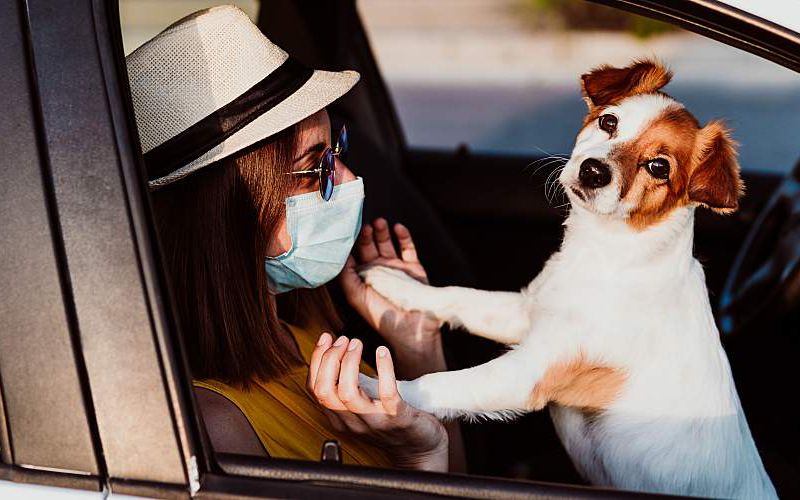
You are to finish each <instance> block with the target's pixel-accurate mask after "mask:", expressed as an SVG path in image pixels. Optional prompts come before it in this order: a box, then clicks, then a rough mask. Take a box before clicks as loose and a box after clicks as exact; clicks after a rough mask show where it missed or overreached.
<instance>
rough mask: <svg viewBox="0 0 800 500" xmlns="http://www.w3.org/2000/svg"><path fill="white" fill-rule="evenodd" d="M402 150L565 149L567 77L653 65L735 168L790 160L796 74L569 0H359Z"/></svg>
mask: <svg viewBox="0 0 800 500" xmlns="http://www.w3.org/2000/svg"><path fill="white" fill-rule="evenodd" d="M358 7H359V12H360V14H361V17H362V21H363V22H364V24H365V27H366V29H367V32H368V35H369V38H370V42H371V45H372V49H373V52H374V53H375V56H376V58H377V60H378V64H379V66H380V68H381V70H382V73H383V76H384V78H385V79H386V81H387V83H388V86H389V89H390V92H391V94H392V97H393V99H394V101H395V104H396V106H397V109H398V113H399V115H400V120H401V122H402V125H403V128H404V131H405V134H406V138H407V140H408V143H409V145H410V146H411V147H419V148H435V149H452V148H454V147H455V146H457V145H458V144H461V143H465V144H467V145H468V146H470V147H471V148H472V149H474V150H480V151H485V152H497V153H518V154H526V155H530V154H541V153H543V151H546V152H547V153H568V152H569V151H570V150H571V149H572V145H573V141H574V138H575V133H576V131H577V129H578V127H579V126H580V124H581V120H582V118H583V115H584V110H585V106H584V104H583V101H582V100H581V97H580V92H579V87H578V76H579V75H580V74H582V73H584V72H586V71H587V70H589V69H590V68H592V67H595V66H598V65H600V64H604V63H609V64H613V65H625V64H628V63H629V62H630V61H631V60H632V59H633V58H643V57H656V58H658V59H659V60H661V61H663V62H665V63H666V64H667V65H668V66H669V67H671V68H672V70H673V71H674V72H675V77H674V79H673V81H672V83H671V84H670V85H669V86H667V87H666V92H667V93H669V94H671V95H673V96H674V97H676V98H677V99H678V100H680V101H682V102H683V103H684V104H685V105H686V106H687V108H688V109H689V110H690V111H691V112H692V113H694V114H695V116H697V118H698V119H699V120H700V121H701V122H706V121H708V120H710V119H713V118H723V119H725V120H726V121H727V122H728V124H729V125H730V126H731V127H732V128H733V130H734V137H735V138H736V139H737V140H738V141H739V142H740V143H741V150H740V154H741V162H742V166H743V168H745V169H752V170H761V171H775V172H785V171H788V170H789V169H790V168H791V166H792V164H793V163H794V162H795V161H796V160H797V158H798V155H799V154H800V148H798V147H797V141H796V137H797V131H798V130H800V77H798V75H797V74H796V73H794V72H792V71H790V70H788V69H785V68H783V67H781V66H778V65H776V64H774V63H772V62H769V61H766V60H764V59H761V58H759V57H757V56H754V55H751V54H749V53H746V52H743V51H740V50H738V49H735V48H733V47H729V46H727V45H724V44H722V43H719V42H716V41H714V40H710V39H707V38H705V37H702V36H699V35H696V34H693V33H690V32H687V31H684V30H681V29H679V28H675V27H672V26H670V25H667V24H664V23H660V22H657V21H654V20H650V19H647V18H644V17H640V16H635V15H632V14H628V13H624V12H622V11H619V10H616V9H612V8H610V7H606V6H602V5H597V4H593V3H589V2H583V1H581V0H571V1H559V0H437V1H436V2H430V1H428V0H359V2H358Z"/></svg>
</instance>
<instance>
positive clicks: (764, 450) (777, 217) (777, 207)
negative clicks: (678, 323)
mask: <svg viewBox="0 0 800 500" xmlns="http://www.w3.org/2000/svg"><path fill="white" fill-rule="evenodd" d="M269 4H270V8H269V14H268V15H267V14H266V13H265V12H266V11H262V13H261V15H260V16H259V18H258V25H259V27H260V28H261V29H262V30H263V31H264V33H265V34H266V35H267V36H268V37H269V38H270V39H271V40H272V41H274V42H275V43H277V44H278V45H279V46H281V47H283V48H284V49H285V50H287V51H288V52H289V53H291V54H292V55H294V56H295V57H296V58H297V59H299V60H300V61H302V62H303V63H305V64H306V65H307V66H310V67H315V68H320V69H332V70H334V69H341V68H352V69H356V70H357V71H359V72H360V73H361V82H360V83H359V85H357V86H356V87H355V89H354V90H353V91H352V92H350V93H349V94H348V95H346V96H345V97H344V98H343V99H341V100H340V101H338V102H337V103H335V104H334V105H333V106H331V107H330V109H329V112H330V114H331V117H332V120H333V122H334V123H346V124H347V125H348V129H349V131H350V134H351V138H350V142H351V144H352V145H353V147H351V151H350V155H349V158H348V165H349V167H350V168H351V169H352V170H353V171H354V172H355V173H357V174H358V175H360V176H362V177H363V178H364V179H365V184H366V190H367V193H368V195H367V198H366V204H365V212H364V218H365V220H372V219H374V218H376V217H378V216H383V217H386V218H387V219H388V220H389V221H390V222H395V221H397V222H403V223H404V224H406V225H407V226H408V227H409V228H410V229H411V231H412V232H413V234H414V238H415V241H416V244H417V247H418V251H419V255H420V260H421V261H422V262H423V263H424V265H425V267H426V269H427V271H428V274H429V277H430V281H431V283H432V284H434V285H462V286H470V287H478V288H482V289H488V290H519V289H520V288H521V287H523V286H525V285H526V284H527V283H528V282H529V281H530V280H531V279H532V278H533V277H534V276H536V274H537V273H538V272H539V270H540V269H541V268H542V265H543V264H544V262H545V261H546V259H547V258H548V257H549V255H550V254H551V253H552V252H553V251H555V250H556V249H557V248H558V246H559V244H560V241H561V236H562V221H563V218H564V210H558V209H554V208H553V207H552V206H551V205H550V204H548V202H547V201H546V199H545V196H544V195H543V192H542V186H543V185H544V184H545V181H546V179H547V177H548V176H549V175H550V174H551V173H552V171H553V169H554V168H555V167H556V166H555V165H552V166H547V165H545V166H544V167H543V168H541V169H538V170H536V171H535V172H533V173H531V170H529V169H528V170H526V167H528V166H529V165H530V164H531V163H532V162H536V161H537V160H539V159H541V158H542V157H543V156H544V155H542V154H541V153H540V152H537V151H536V150H535V149H534V148H532V149H531V152H530V154H528V155H519V154H513V155H512V154H500V153H489V152H475V151H472V150H471V149H470V147H469V146H467V145H461V146H459V147H456V148H453V149H452V150H438V149H420V148H413V147H411V146H409V145H408V143H407V141H406V136H405V134H404V131H403V126H402V124H401V122H400V119H399V117H398V113H397V110H396V109H395V104H394V102H393V99H392V95H391V93H390V90H389V88H388V86H387V84H386V83H385V81H384V79H383V77H382V75H381V72H380V70H379V67H378V65H377V63H376V60H375V57H374V54H373V52H372V51H371V48H370V42H369V39H368V36H367V34H366V31H365V28H364V26H363V24H362V21H361V19H360V17H359V13H358V10H357V6H356V3H355V2H354V1H341V2H297V1H293V0H270V1H269ZM723 111H724V110H723ZM333 128H334V129H336V126H335V125H334V127H333ZM563 133H564V134H567V135H574V133H575V131H574V130H563ZM797 157H800V151H798V156H797ZM797 157H794V158H785V162H786V166H787V168H788V165H790V164H794V163H795V161H796V160H797ZM743 167H744V171H743V177H744V181H745V184H746V186H747V194H746V197H745V198H744V199H743V201H742V204H741V208H740V210H739V211H738V212H737V213H735V214H733V215H730V216H726V217H720V216H718V215H714V214H711V213H708V212H706V211H698V212H697V220H696V230H695V235H696V236H695V253H696V255H697V256H698V258H699V259H700V260H701V262H702V263H703V265H704V268H705V271H706V277H707V284H708V289H709V294H710V296H711V303H712V306H713V308H714V313H715V316H716V317H717V319H718V324H719V326H720V331H721V334H722V336H723V343H724V346H725V349H726V351H727V354H728V356H729V358H730V361H731V365H732V369H733V374H734V378H735V381H736V384H737V388H738V391H739V394H740V397H741V400H742V404H743V406H744V410H745V413H746V415H747V417H748V421H749V423H750V426H751V429H752V431H753V435H754V439H755V441H756V443H757V446H758V448H759V450H760V452H761V456H762V458H763V461H764V464H765V466H766V468H767V470H768V472H769V474H770V476H771V477H772V479H773V482H774V483H775V485H776V487H777V489H778V491H779V493H780V494H781V495H782V496H787V497H789V496H794V495H800V479H799V478H800V453H798V449H800V426H798V425H797V422H798V421H800V411H798V409H797V408H798V406H797V405H795V404H793V402H792V401H791V399H792V397H791V396H790V394H792V393H795V392H796V390H795V389H792V387H793V381H794V380H796V373H795V370H794V366H795V360H796V359H797V356H798V354H800V350H799V349H798V348H799V347H800V338H799V337H800V336H798V332H800V163H798V164H797V165H795V166H794V168H793V169H792V170H791V172H790V173H789V174H788V175H786V176H785V177H783V176H781V175H778V174H775V173H769V172H759V171H753V170H748V169H747V168H746V165H744V166H743ZM500 251H502V258H499V255H498V253H499V252H500ZM172 285H173V286H174V285H175V284H172ZM334 294H335V296H337V298H338V300H339V301H340V302H341V304H344V301H343V300H342V298H341V296H338V295H337V294H336V290H334ZM340 309H341V310H342V311H343V312H344V315H345V322H346V327H345V330H346V331H348V332H350V335H354V336H355V335H357V336H359V338H362V339H364V340H365V343H366V344H367V345H368V346H371V347H374V346H377V345H378V342H379V341H380V339H379V338H378V337H377V335H376V334H375V333H373V332H371V331H370V329H369V328H368V327H367V326H366V324H364V323H363V322H362V321H360V320H359V318H357V317H356V315H355V314H348V313H347V310H346V307H344V306H342V307H341V308H340ZM445 342H446V353H447V357H448V363H449V366H450V368H451V369H458V368H464V367H468V366H473V365H476V364H479V363H482V362H485V361H487V360H488V359H491V358H492V357H494V356H496V355H497V354H498V353H500V352H501V347H500V346H499V345H495V344H492V343H491V342H489V341H486V340H483V339H479V338H477V337H472V336H469V335H467V334H466V333H464V332H459V331H457V330H453V331H447V332H445ZM462 429H463V432H464V436H465V442H466V450H467V459H468V466H469V474H471V475H479V476H496V477H503V478H517V479H528V480H535V481H545V482H555V483H568V484H585V483H584V482H583V480H582V479H581V477H580V476H579V475H578V474H577V472H576V471H575V469H574V467H573V466H572V464H571V462H570V460H569V458H568V456H567V455H566V453H565V451H564V450H563V448H562V446H561V444H560V442H559V440H558V437H557V436H556V434H555V431H554V429H553V426H552V423H551V421H550V418H549V415H548V414H547V412H545V411H543V412H537V413H532V414H529V415H527V416H524V417H522V418H519V419H516V420H514V421H511V422H504V423H499V422H479V423H464V424H462ZM228 460H229V462H230V463H235V464H238V465H236V467H239V468H240V469H241V470H244V469H248V468H250V471H251V473H254V474H256V475H257V471H256V472H253V470H252V469H258V468H259V467H260V466H261V465H259V464H258V463H257V462H254V461H252V460H249V459H247V458H246V457H238V458H237V457H228Z"/></svg>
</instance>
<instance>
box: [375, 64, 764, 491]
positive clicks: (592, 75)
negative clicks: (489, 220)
mask: <svg viewBox="0 0 800 500" xmlns="http://www.w3.org/2000/svg"><path fill="white" fill-rule="evenodd" d="M671 77H672V74H671V72H670V71H669V70H667V69H666V68H665V67H664V66H663V65H661V64H660V63H658V62H656V61H651V60H641V61H634V62H633V63H632V64H631V65H629V66H627V67H623V68H618V67H611V66H602V67H599V68H596V69H594V70H592V71H591V72H589V73H587V74H584V75H582V76H581V80H580V82H581V86H582V92H583V97H584V100H585V101H586V104H587V105H588V113H587V115H586V118H585V119H584V121H583V126H582V128H581V130H580V132H579V133H578V135H577V139H576V142H575V147H574V149H573V151H572V154H571V156H570V158H569V160H568V161H567V162H566V164H565V166H564V168H563V170H562V172H561V174H560V176H559V182H560V184H561V186H563V188H564V190H565V192H566V195H567V196H568V198H569V201H570V204H571V208H570V212H569V215H568V217H567V218H566V221H565V223H564V226H565V231H564V239H563V243H562V245H561V248H560V250H559V251H558V252H556V253H555V254H553V255H552V256H551V257H550V259H549V260H548V261H547V263H546V265H545V266H544V269H543V270H542V272H541V273H540V274H539V275H538V276H537V277H536V278H535V279H534V280H533V281H532V282H531V283H530V285H528V286H527V288H525V289H523V290H522V291H521V292H520V293H512V292H489V291H480V290H473V289H468V288H460V287H443V288H437V287H432V286H428V285H425V284H423V283H420V282H419V281H416V280H414V279H412V278H410V277H409V276H407V275H406V274H404V273H403V272H401V271H398V270H396V269H390V268H387V267H372V268H367V269H365V270H362V271H361V276H362V278H363V279H364V281H365V282H366V283H367V284H368V285H370V286H372V287H373V288H374V289H375V290H376V291H377V292H378V293H380V294H381V295H383V296H385V297H386V298H388V299H389V300H390V301H392V302H393V303H395V304H396V305H398V306H400V307H402V308H404V309H407V310H419V311H424V312H426V313H428V314H430V315H433V316H435V317H436V318H437V319H439V320H440V321H442V322H443V323H448V324H450V325H453V326H457V327H463V328H465V329H467V330H468V331H470V332H471V333H472V334H474V335H479V336H482V337H485V338H488V339H491V340H494V341H497V342H500V343H503V344H506V345H508V346H510V349H509V351H508V352H506V353H504V354H503V355H502V356H500V357H498V358H496V359H493V360H492V361H490V362H488V363H485V364H483V365H480V366H476V367H473V368H469V369H465V370H458V371H451V372H441V373H432V374H428V375H425V376H423V377H420V378H418V379H416V380H412V381H400V382H399V383H398V389H399V392H400V395H401V396H402V397H403V399H405V400H406V401H407V402H408V403H409V404H411V405H412V406H414V407H416V408H419V409H421V410H424V411H427V412H430V413H433V414H434V415H436V416H438V417H440V418H457V417H466V418H489V419H507V418H513V417H514V416H517V415H520V414H523V413H526V412H530V411H536V410H540V409H543V408H545V407H549V410H550V414H551V416H552V419H553V422H554V424H555V428H556V431H557V433H558V435H559V437H560V439H561V441H562V443H563V445H564V447H565V448H566V450H567V452H568V453H569V455H570V457H571V458H572V461H573V463H574V464H575V466H576V468H577V469H578V471H579V472H580V473H581V474H582V475H583V476H584V477H585V478H586V479H587V480H588V481H589V482H591V483H592V484H595V485H604V486H611V487H615V488H622V489H629V490H643V491H649V492H660V493H671V494H681V495H691V496H709V497H726V498H731V497H738V498H748V499H755V498H776V493H775V489H774V487H773V485H772V483H771V481H770V479H769V477H768V475H767V473H766V471H765V469H764V466H763V464H762V462H761V459H760V457H759V454H758V451H757V449H756V446H755V444H754V442H753V438H752V437H751V434H750V430H749V428H748V426H747V422H746V420H745V416H744V414H743V411H742V407H741V404H740V402H739V398H738V395H737V393H736V389H735V387H734V382H733V378H732V376H731V369H730V365H729V363H728V360H727V357H726V355H725V352H724V351H723V348H722V345H721V343H720V339H719V332H718V330H717V328H716V325H715V322H714V318H713V316H712V312H711V307H710V304H709V298H708V292H707V289H706V286H705V276H704V273H703V269H702V266H701V265H700V263H699V262H698V261H697V260H696V259H695V258H694V256H693V254H692V247H693V235H694V228H693V226H694V213H695V209H696V208H697V207H702V208H705V209H710V210H712V211H714V212H718V213H722V214H727V213H731V212H733V211H735V210H736V209H737V208H738V202H739V199H740V198H741V196H742V195H743V190H744V186H743V184H742V181H741V179H740V175H739V165H738V162H737V158H736V147H737V145H736V143H735V142H734V141H733V140H732V139H731V137H730V132H729V130H728V128H727V127H726V126H725V125H724V124H723V123H722V122H720V121H712V122H710V123H708V124H706V125H705V126H703V127H701V126H700V124H699V123H698V121H697V120H696V119H695V117H694V116H693V115H692V114H691V113H690V112H689V111H687V110H686V108H685V107H684V106H683V105H681V104H680V103H679V102H678V101H676V100H675V99H673V98H672V97H670V96H668V95H667V94H665V93H664V92H662V91H661V89H662V88H663V87H664V86H665V85H666V84H667V83H668V82H669V81H670V79H671ZM360 384H361V387H362V388H363V390H364V391H365V392H366V393H367V394H369V395H370V396H375V395H376V392H377V386H376V381H375V380H374V379H371V378H369V377H366V376H362V379H361V381H360Z"/></svg>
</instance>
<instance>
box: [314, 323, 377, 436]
mask: <svg viewBox="0 0 800 500" xmlns="http://www.w3.org/2000/svg"><path fill="white" fill-rule="evenodd" d="M348 343H349V341H348V339H347V337H344V336H342V337H339V338H338V339H336V342H334V343H333V345H332V346H331V347H330V348H328V350H327V351H325V353H324V354H323V355H322V359H321V360H320V362H319V369H318V370H317V375H316V377H315V379H314V386H313V387H314V388H313V393H314V397H316V398H317V401H319V403H320V404H321V405H322V406H324V407H325V408H327V409H329V410H332V411H333V412H334V413H335V414H336V416H337V417H338V418H339V419H340V420H341V422H342V424H343V425H344V427H346V428H347V429H348V430H349V431H350V432H355V433H364V432H367V431H368V430H369V428H368V427H367V425H366V424H365V423H364V422H363V421H362V420H361V419H360V418H359V417H358V415H355V414H353V413H352V412H350V411H349V410H348V409H347V407H346V406H345V404H344V403H342V401H341V400H340V399H339V394H338V385H339V371H340V366H341V361H342V358H343V357H344V354H345V352H346V349H347V346H348Z"/></svg>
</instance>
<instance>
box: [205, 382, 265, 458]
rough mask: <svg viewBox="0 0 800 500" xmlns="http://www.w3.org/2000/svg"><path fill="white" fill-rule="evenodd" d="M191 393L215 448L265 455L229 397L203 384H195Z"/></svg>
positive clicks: (245, 453)
mask: <svg viewBox="0 0 800 500" xmlns="http://www.w3.org/2000/svg"><path fill="white" fill-rule="evenodd" d="M194 395H195V399H196V400H197V405H198V406H199V407H200V413H201V415H202V416H203V422H204V423H205V426H206V431H207V432H208V437H209V439H210V441H211V446H212V447H213V448H214V451H215V452H217V453H239V454H242V455H259V456H262V457H267V456H269V455H268V454H267V450H265V449H264V446H263V445H262V444H261V440H259V439H258V436H257V435H256V432H255V431H254V430H253V427H252V426H251V425H250V422H249V421H248V420H247V417H245V416H244V414H243V413H242V411H241V410H240V409H239V407H238V406H236V405H235V404H233V403H232V402H231V400H229V399H228V398H226V397H225V396H223V395H221V394H218V393H216V392H214V391H212V390H210V389H206V388H204V387H195V388H194Z"/></svg>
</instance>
